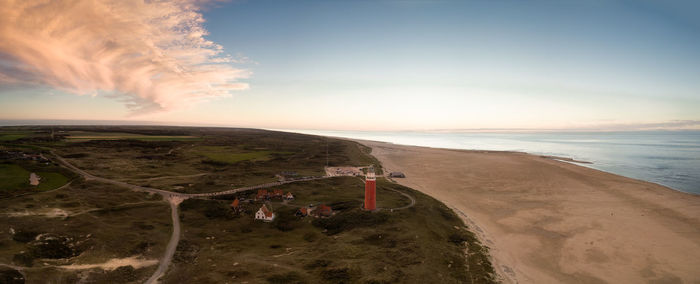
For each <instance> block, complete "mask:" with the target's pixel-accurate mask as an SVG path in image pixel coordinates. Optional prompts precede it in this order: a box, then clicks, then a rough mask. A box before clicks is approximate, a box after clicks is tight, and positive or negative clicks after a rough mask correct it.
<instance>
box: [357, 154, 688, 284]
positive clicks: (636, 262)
mask: <svg viewBox="0 0 700 284" xmlns="http://www.w3.org/2000/svg"><path fill="white" fill-rule="evenodd" d="M358 142H360V143H363V144H365V145H367V146H370V147H372V149H373V150H372V154H373V155H374V156H376V157H377V158H378V159H379V160H380V161H381V162H382V164H383V166H384V167H385V169H386V171H401V172H404V173H405V174H406V176H407V177H406V178H405V179H396V180H397V181H398V182H399V183H401V184H403V185H406V186H409V187H412V188H414V189H416V190H419V191H422V192H424V193H426V194H429V195H431V196H433V197H435V198H437V199H439V200H441V201H442V202H444V203H446V204H447V205H448V206H450V207H452V208H454V209H455V210H456V211H457V212H458V213H460V214H461V215H462V217H463V218H465V221H466V222H467V224H468V225H470V226H471V227H472V230H473V231H475V232H476V233H477V234H479V235H480V237H481V239H482V241H483V242H484V243H485V244H486V245H487V246H489V247H490V248H491V255H492V256H493V260H494V266H495V267H496V269H497V271H498V272H499V275H500V277H502V280H503V281H504V282H506V283H560V282H566V283H649V282H651V283H700V196H697V195H691V194H686V193H682V192H678V191H675V190H672V189H669V188H666V187H663V186H660V185H656V184H653V183H648V182H643V181H639V180H634V179H630V178H625V177H621V176H618V175H614V174H610V173H606V172H602V171H598V170H594V169H590V168H586V167H583V166H578V165H575V164H572V163H568V162H563V161H558V160H555V159H552V158H551V157H549V158H548V157H540V156H535V155H529V154H525V153H515V152H488V151H462V150H448V149H433V148H424V147H413V146H399V145H393V144H389V143H382V142H370V141H358Z"/></svg>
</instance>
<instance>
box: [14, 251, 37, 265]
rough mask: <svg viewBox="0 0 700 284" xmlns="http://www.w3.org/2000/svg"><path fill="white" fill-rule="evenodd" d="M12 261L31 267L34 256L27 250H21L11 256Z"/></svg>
mask: <svg viewBox="0 0 700 284" xmlns="http://www.w3.org/2000/svg"><path fill="white" fill-rule="evenodd" d="M12 262H14V263H15V264H18V265H21V266H24V267H32V265H33V263H34V257H33V256H32V255H31V254H30V253H28V252H21V253H18V254H15V256H14V257H12Z"/></svg>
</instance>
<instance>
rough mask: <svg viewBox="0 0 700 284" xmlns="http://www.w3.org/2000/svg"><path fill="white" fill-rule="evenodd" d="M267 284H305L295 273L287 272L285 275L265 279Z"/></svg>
mask: <svg viewBox="0 0 700 284" xmlns="http://www.w3.org/2000/svg"><path fill="white" fill-rule="evenodd" d="M267 282H269V283H271V284H300V283H306V282H305V281H304V278H302V277H301V275H299V273H296V272H289V273H285V274H275V275H272V276H270V277H268V278H267Z"/></svg>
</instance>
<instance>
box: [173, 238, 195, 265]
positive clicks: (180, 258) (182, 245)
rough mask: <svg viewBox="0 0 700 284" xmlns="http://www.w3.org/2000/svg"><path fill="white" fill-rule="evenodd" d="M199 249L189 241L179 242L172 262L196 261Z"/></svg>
mask: <svg viewBox="0 0 700 284" xmlns="http://www.w3.org/2000/svg"><path fill="white" fill-rule="evenodd" d="M199 250H200V247H199V245H197V244H196V243H194V242H192V241H189V240H180V242H179V243H178V244H177V249H176V250H175V255H174V256H173V261H174V262H179V263H191V262H193V261H195V260H196V259H197V254H198V253H199Z"/></svg>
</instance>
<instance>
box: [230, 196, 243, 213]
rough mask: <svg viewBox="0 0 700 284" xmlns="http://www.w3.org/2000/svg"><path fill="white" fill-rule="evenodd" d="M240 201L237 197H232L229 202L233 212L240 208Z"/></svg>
mask: <svg viewBox="0 0 700 284" xmlns="http://www.w3.org/2000/svg"><path fill="white" fill-rule="evenodd" d="M240 203H241V201H240V200H238V198H236V199H234V200H233V202H231V209H232V210H233V211H234V212H239V211H240V210H241V205H240Z"/></svg>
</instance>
